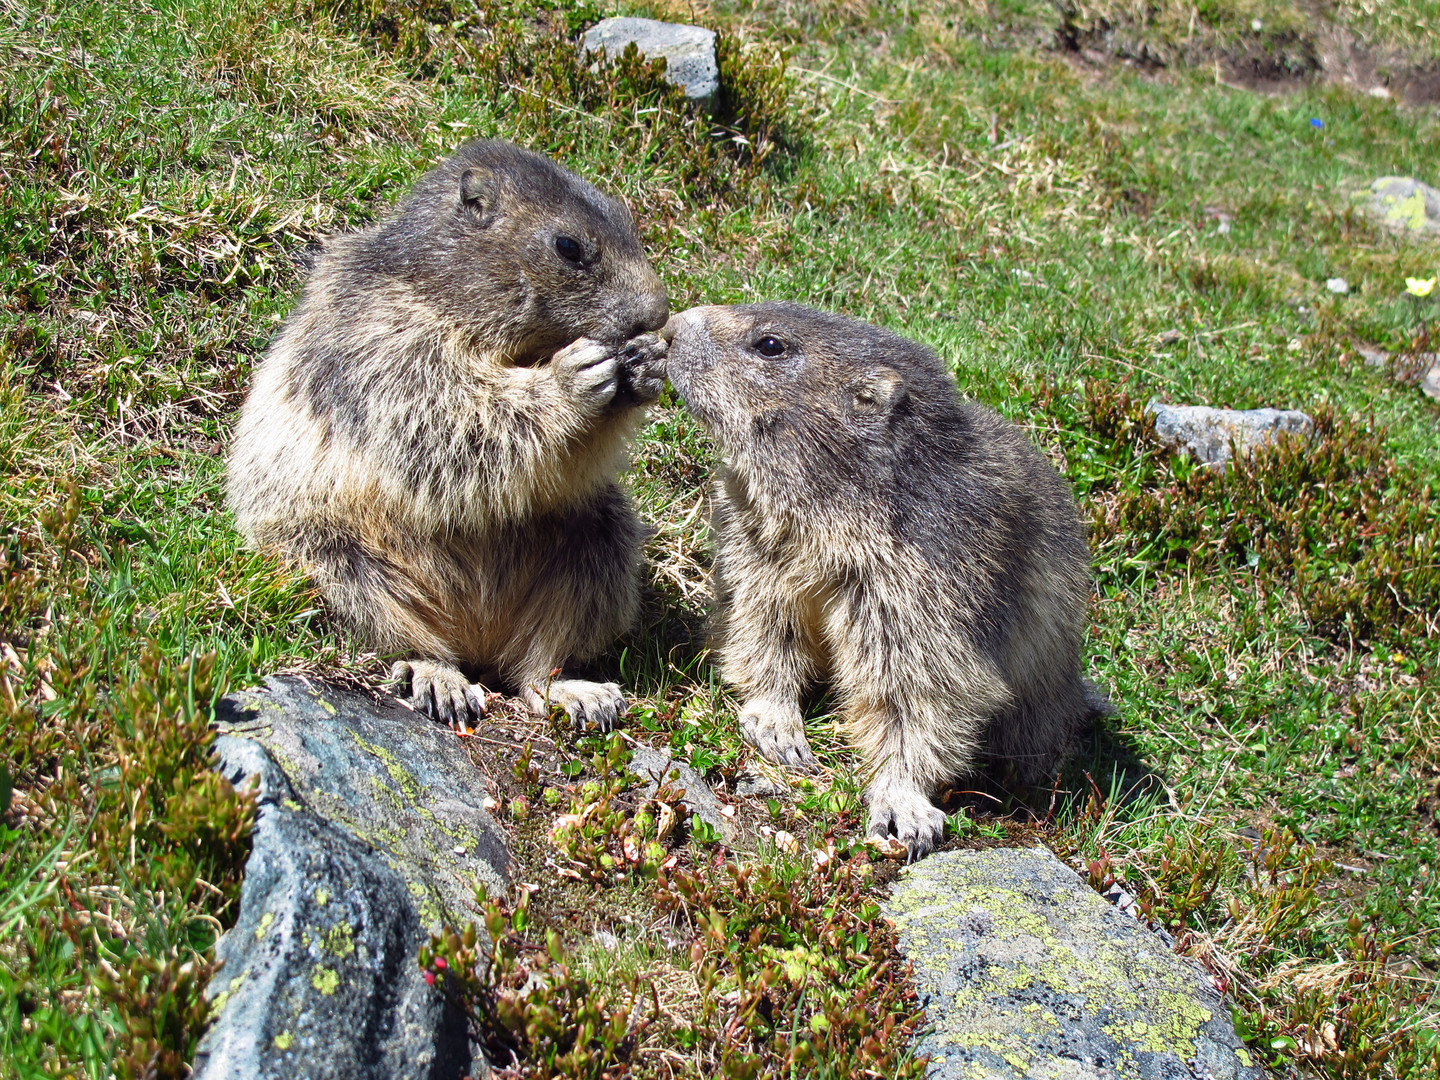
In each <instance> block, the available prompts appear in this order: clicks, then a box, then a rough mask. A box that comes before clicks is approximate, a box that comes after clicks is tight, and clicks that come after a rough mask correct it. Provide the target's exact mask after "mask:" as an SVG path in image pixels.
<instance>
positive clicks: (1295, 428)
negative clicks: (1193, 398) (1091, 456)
mask: <svg viewBox="0 0 1440 1080" xmlns="http://www.w3.org/2000/svg"><path fill="white" fill-rule="evenodd" d="M1145 410H1146V411H1147V412H1149V413H1151V414H1152V415H1153V416H1154V417H1155V434H1156V436H1157V437H1159V439H1160V441H1161V442H1162V443H1164V444H1165V445H1166V446H1169V447H1173V448H1176V449H1183V450H1186V451H1188V452H1189V453H1190V455H1191V456H1193V457H1194V458H1196V459H1197V460H1199V461H1202V462H1204V463H1205V464H1206V465H1220V466H1224V465H1225V463H1226V462H1228V461H1229V460H1230V455H1231V447H1232V444H1234V445H1235V446H1238V447H1239V449H1240V452H1241V454H1243V455H1246V456H1248V455H1249V454H1250V453H1251V452H1252V451H1253V450H1255V448H1256V447H1259V446H1267V445H1269V444H1270V443H1273V442H1275V441H1276V439H1277V438H1278V437H1279V436H1280V435H1281V434H1283V433H1288V434H1292V435H1306V436H1308V435H1309V434H1310V433H1311V432H1312V431H1314V430H1315V423H1314V421H1312V420H1311V419H1310V417H1308V416H1306V415H1305V414H1304V413H1303V412H1299V411H1297V410H1295V409H1212V408H1210V407H1209V406H1207V405H1165V404H1163V403H1161V402H1158V401H1152V402H1150V404H1149V405H1147V406H1145Z"/></svg>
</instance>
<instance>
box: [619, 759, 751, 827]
mask: <svg viewBox="0 0 1440 1080" xmlns="http://www.w3.org/2000/svg"><path fill="white" fill-rule="evenodd" d="M630 749H631V751H632V754H631V758H630V765H629V769H630V771H631V772H632V773H634V774H635V775H636V776H638V777H640V779H642V780H644V781H645V786H644V787H643V788H642V789H641V795H642V796H643V797H644V798H647V799H648V798H649V797H650V796H651V795H654V794H655V792H656V791H658V790H659V789H660V784H661V783H662V782H663V783H667V784H669V785H670V786H671V787H672V788H677V789H680V790H682V791H684V793H685V794H684V797H683V798H682V799H681V800H680V801H681V802H683V803H684V804H685V806H686V808H687V809H688V810H689V811H690V813H692V814H694V815H695V816H696V817H698V818H699V819H700V820H701V821H703V822H705V824H707V825H709V826H710V827H712V828H713V829H715V831H716V832H718V833H719V834H720V838H721V839H722V840H724V841H725V843H726V844H733V843H734V842H735V840H736V839H737V837H738V836H739V831H738V830H737V829H736V827H735V822H734V821H733V820H731V819H730V818H727V817H725V816H724V815H723V814H721V813H720V800H719V799H717V798H716V797H715V792H714V791H713V790H712V789H711V787H710V785H709V784H707V783H706V782H705V778H704V777H703V776H701V775H700V774H699V773H698V772H696V771H695V770H694V769H692V768H691V767H690V766H689V765H687V764H685V762H683V761H676V760H675V759H674V758H672V757H671V756H670V755H669V754H666V753H663V752H662V751H659V750H655V749H653V748H652V747H649V746H646V745H644V744H643V743H633V744H631V747H630Z"/></svg>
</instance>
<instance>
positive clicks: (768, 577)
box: [665, 303, 1099, 857]
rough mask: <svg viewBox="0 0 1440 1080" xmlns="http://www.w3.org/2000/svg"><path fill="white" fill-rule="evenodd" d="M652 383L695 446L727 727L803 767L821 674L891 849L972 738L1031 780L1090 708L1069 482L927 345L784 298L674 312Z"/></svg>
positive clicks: (953, 773)
mask: <svg viewBox="0 0 1440 1080" xmlns="http://www.w3.org/2000/svg"><path fill="white" fill-rule="evenodd" d="M665 336H666V337H667V338H669V339H670V349H669V356H668V367H669V375H670V380H671V382H672V383H674V385H675V389H676V390H677V391H678V392H679V394H680V397H681V398H682V399H683V400H684V401H685V404H686V405H688V406H689V407H690V409H691V410H692V411H693V412H694V413H695V415H696V416H697V417H699V419H700V421H701V422H702V423H703V424H704V425H705V426H706V428H707V429H708V430H709V431H710V433H711V435H712V436H713V437H714V439H715V441H716V444H717V446H718V447H719V450H720V453H721V455H722V457H723V458H724V463H725V470H724V472H723V474H722V476H721V478H720V482H719V486H718V491H717V495H716V511H715V527H716V535H717V555H716V582H717V595H718V608H719V612H718V613H719V616H720V618H719V628H718V629H719V634H720V658H721V666H722V671H723V674H724V676H725V678H726V679H727V680H728V681H730V682H731V683H733V684H734V685H735V686H737V687H738V688H739V689H740V691H741V692H742V693H743V694H744V704H743V706H742V707H741V710H740V724H741V727H742V729H743V731H744V734H745V738H746V739H747V741H749V742H750V743H752V744H753V745H754V746H756V747H757V748H758V749H759V750H760V752H761V753H762V754H764V755H765V756H766V757H767V758H770V759H771V760H774V761H785V762H790V763H797V764H798V763H800V762H806V761H811V760H813V758H812V757H811V753H810V747H809V745H808V744H807V743H806V741H805V730H804V725H803V722H802V717H801V711H800V696H801V694H802V692H803V691H804V689H805V688H806V687H807V686H808V685H809V684H811V683H812V682H814V681H815V680H817V679H819V678H822V677H825V676H827V675H828V677H829V679H830V681H831V683H832V685H833V686H834V688H835V690H836V691H837V693H838V696H839V697H840V700H841V704H842V715H843V717H844V719H845V722H846V725H847V728H848V730H849V732H850V733H851V735H852V737H853V739H854V741H855V743H856V744H857V745H858V746H859V748H860V750H861V751H862V753H863V754H864V757H865V763H866V768H867V769H868V771H869V775H870V776H871V780H870V783H869V787H868V788H867V790H866V802H867V804H868V807H869V811H870V831H871V833H872V834H876V835H879V836H886V835H890V834H891V833H892V832H893V834H894V835H895V836H896V837H898V838H899V839H900V840H901V841H903V842H904V843H905V844H906V846H907V847H908V848H909V850H910V853H911V855H912V857H918V856H919V855H922V854H924V853H925V852H926V851H928V850H929V849H930V848H931V847H932V846H934V844H935V843H936V842H937V841H939V840H940V838H941V836H942V835H943V833H944V827H945V817H944V815H943V814H942V813H941V812H940V811H939V810H938V809H936V807H935V806H934V805H932V803H931V801H930V799H931V796H932V795H934V794H935V793H936V792H937V791H939V790H940V789H941V788H942V785H944V784H945V783H946V782H948V781H951V780H955V779H957V778H958V777H960V776H961V775H963V774H964V773H966V772H967V771H969V770H970V769H971V767H972V765H973V764H974V761H975V758H976V753H977V751H980V750H982V748H983V751H984V752H985V753H986V754H987V755H991V756H996V757H1002V758H1005V759H1009V760H1012V761H1014V762H1015V763H1016V764H1017V765H1018V766H1019V768H1020V770H1021V773H1022V775H1024V776H1025V777H1026V778H1027V779H1030V780H1034V779H1038V778H1040V777H1042V776H1044V775H1046V773H1047V771H1048V770H1049V769H1051V767H1052V766H1053V765H1054V764H1055V763H1056V761H1057V760H1058V759H1059V757H1060V756H1061V755H1062V754H1063V753H1064V752H1065V750H1066V749H1067V747H1068V745H1069V743H1070V740H1071V737H1072V734H1073V733H1074V731H1075V729H1076V727H1077V726H1078V724H1079V723H1080V722H1081V721H1082V720H1084V719H1085V718H1086V717H1087V716H1089V715H1090V714H1091V713H1092V712H1093V710H1094V709H1095V707H1096V706H1097V705H1098V704H1099V702H1098V700H1097V698H1096V697H1095V696H1094V691H1093V690H1091V689H1090V687H1089V686H1088V685H1087V684H1086V683H1085V682H1084V680H1082V679H1081V677H1080V641H1081V634H1082V630H1083V624H1084V618H1085V610H1086V605H1087V602H1088V598H1089V591H1090V583H1089V550H1088V547H1087V545H1086V542H1085V537H1084V534H1083V533H1082V531H1081V527H1080V522H1079V519H1078V517H1077V515H1076V510H1075V504H1074V500H1073V497H1072V495H1071V492H1070V489H1069V486H1068V485H1067V484H1066V483H1065V481H1064V480H1062V479H1061V478H1060V477H1059V476H1058V475H1056V473H1055V470H1054V469H1053V468H1051V466H1050V464H1049V462H1048V461H1046V460H1045V458H1044V457H1043V456H1041V455H1040V454H1039V453H1038V452H1037V451H1036V450H1035V449H1034V448H1033V447H1032V446H1031V445H1030V443H1029V442H1028V441H1027V440H1026V438H1025V436H1024V435H1023V434H1022V433H1021V432H1020V430H1019V429H1018V428H1016V427H1015V425H1013V424H1011V423H1010V422H1009V421H1007V420H1004V419H1002V418H1001V417H999V416H997V415H995V414H994V413H992V412H990V411H988V410H986V409H982V408H980V407H979V406H976V405H973V404H970V403H968V402H966V401H963V400H962V399H961V398H960V397H959V395H958V394H957V392H956V388H955V383H954V380H953V379H952V378H951V377H950V375H949V374H948V373H947V372H946V371H945V369H944V367H943V366H942V365H941V363H940V360H939V358H938V357H936V356H935V354H934V353H932V352H931V351H930V350H929V349H926V348H923V347H922V346H920V345H916V344H915V343H913V342H910V341H906V340H905V339H903V338H900V337H897V336H896V335H894V334H891V333H889V332H887V331H885V330H880V329H877V328H876V327H873V326H867V325H865V324H863V323H858V322H855V321H853V320H851V319H845V318H842V317H840V316H838V315H830V314H826V313H824V312H820V311H814V310H812V309H810V308H805V307H801V306H799V305H797V304H778V303H771V304H752V305H747V306H744V307H701V308H692V309H691V310H689V311H686V312H684V313H683V314H680V315H677V316H675V317H674V318H673V319H671V320H670V323H669V325H668V327H667V328H666V331H665Z"/></svg>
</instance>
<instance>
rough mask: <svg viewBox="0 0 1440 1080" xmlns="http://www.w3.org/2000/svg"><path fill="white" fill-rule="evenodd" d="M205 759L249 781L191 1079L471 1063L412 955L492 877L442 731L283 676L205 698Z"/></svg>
mask: <svg viewBox="0 0 1440 1080" xmlns="http://www.w3.org/2000/svg"><path fill="white" fill-rule="evenodd" d="M216 713H217V722H218V727H219V730H220V732H221V735H220V737H219V738H218V739H217V740H216V752H217V754H218V757H219V766H218V767H219V769H220V771H221V772H222V773H223V774H224V775H225V776H226V777H227V778H228V779H230V781H231V782H232V783H234V784H236V785H237V786H244V785H246V784H249V783H255V784H256V785H257V788H258V795H257V799H258V813H257V823H256V828H255V833H254V836H253V846H252V850H251V854H250V858H249V861H248V862H247V863H246V866H245V881H244V885H243V887H242V890H241V898H240V914H239V917H238V919H237V920H236V923H235V926H234V927H233V928H232V929H231V930H230V932H229V933H227V934H226V935H225V936H224V938H222V939H221V941H220V944H219V946H218V948H217V954H218V956H219V959H220V961H221V964H222V966H221V968H220V971H219V973H218V974H217V976H216V977H215V979H214V980H213V981H212V983H211V985H210V987H209V988H208V993H209V996H210V997H211V999H212V1014H213V1015H215V1016H216V1020H215V1023H214V1024H213V1026H212V1027H211V1028H210V1030H209V1031H208V1032H207V1033H206V1035H205V1037H204V1039H203V1041H202V1042H201V1045H200V1048H199V1050H198V1052H197V1054H196V1059H195V1075H196V1076H197V1078H199V1080H231V1078H234V1080H240V1078H246V1080H249V1078H264V1080H272V1078H273V1080H282V1078H283V1080H289V1078H293V1077H306V1078H307V1080H329V1078H332V1077H333V1078H335V1080H341V1078H346V1080H351V1078H367V1080H368V1078H373V1080H382V1078H383V1080H393V1078H401V1077H403V1078H411V1077H414V1078H425V1080H452V1078H453V1080H458V1078H459V1077H461V1076H463V1075H466V1074H467V1073H469V1074H471V1075H482V1074H484V1073H485V1072H486V1071H487V1070H486V1067H485V1064H484V1062H483V1060H476V1059H475V1058H474V1056H473V1054H472V1049H471V1047H470V1044H469V1042H468V1039H467V1034H466V1024H465V1018H464V1017H463V1016H462V1015H461V1014H460V1013H459V1012H458V1011H457V1010H456V1009H455V1008H454V1007H453V1006H451V1005H450V1004H448V1003H447V1002H446V1001H445V999H444V998H443V996H442V995H441V994H440V993H439V992H438V991H436V990H435V989H433V988H432V987H430V986H427V985H426V983H425V981H424V979H423V977H422V974H421V971H420V968H419V965H418V964H417V962H416V954H417V952H418V950H419V948H420V946H421V945H422V944H424V943H426V942H428V940H429V936H430V934H431V932H433V931H435V930H438V929H439V928H440V926H441V924H442V923H443V922H445V921H450V922H455V923H460V924H462V925H463V923H465V922H467V921H469V920H470V919H472V918H474V917H475V909H474V903H473V896H474V890H475V886H476V885H478V884H481V883H484V884H485V885H486V886H487V887H489V888H491V889H495V890H498V889H501V888H503V887H504V886H505V884H506V881H507V878H508V875H509V869H510V856H509V854H508V852H507V850H506V847H505V837H504V833H503V832H502V831H501V829H500V827H499V826H498V825H497V824H496V823H495V821H494V820H493V819H492V818H491V817H490V815H489V814H488V813H487V812H486V811H485V809H484V807H483V805H482V801H483V800H484V799H485V798H486V797H487V796H492V795H493V787H492V785H490V784H489V782H488V781H487V780H486V779H485V778H484V777H483V776H482V775H481V774H480V773H479V772H478V770H477V769H476V768H475V766H474V765H473V764H472V763H471V762H470V759H469V756H468V755H467V754H466V752H465V750H464V748H463V747H462V746H461V745H460V743H459V741H458V739H457V738H456V737H455V735H454V734H452V733H451V732H450V731H449V730H447V729H445V728H441V727H439V726H438V725H434V724H431V723H430V722H429V721H427V720H426V719H425V718H423V717H421V716H419V715H417V714H416V713H413V712H411V711H409V710H407V709H404V708H402V707H400V706H398V705H389V706H378V705H376V704H374V703H373V702H372V701H371V700H370V699H369V698H368V697H366V696H364V695H361V694H357V693H351V692H346V691H336V690H331V689H328V688H326V689H324V690H323V691H322V690H317V689H314V688H312V687H311V686H310V685H309V684H308V683H306V682H304V681H302V680H299V679H289V678H275V679H270V680H268V682H267V684H266V688H265V689H264V690H261V691H245V692H242V693H238V694H232V695H230V696H229V697H226V698H225V699H223V700H222V701H221V702H220V705H219V707H218V708H217V710H216Z"/></svg>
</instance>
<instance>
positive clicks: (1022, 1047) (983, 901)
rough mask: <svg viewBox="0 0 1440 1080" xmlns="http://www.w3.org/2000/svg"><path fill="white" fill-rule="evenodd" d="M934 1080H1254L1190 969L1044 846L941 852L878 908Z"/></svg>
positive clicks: (1202, 981)
mask: <svg viewBox="0 0 1440 1080" xmlns="http://www.w3.org/2000/svg"><path fill="white" fill-rule="evenodd" d="M886 913H887V914H888V915H889V917H890V918H891V919H892V920H894V922H895V925H896V927H897V929H898V930H899V933H900V949H901V952H903V953H904V955H905V956H906V957H907V958H908V959H909V960H910V961H911V962H912V963H913V964H914V969H915V978H916V983H917V985H918V988H919V990H920V994H921V997H922V998H923V999H924V1001H925V1010H926V1020H927V1034H925V1035H923V1036H922V1038H921V1040H920V1042H919V1045H918V1046H917V1048H916V1049H917V1052H918V1053H919V1054H921V1055H924V1056H928V1057H929V1058H930V1071H929V1077H930V1078H931V1080H962V1078H963V1080H1019V1078H1022V1077H1024V1078H1027V1080H1080V1078H1082V1077H1083V1078H1114V1080H1182V1078H1183V1080H1259V1077H1260V1076H1261V1075H1262V1074H1261V1072H1260V1070H1259V1069H1257V1068H1256V1067H1255V1065H1254V1063H1253V1061H1252V1060H1251V1058H1250V1056H1249V1054H1248V1053H1247V1052H1246V1050H1245V1048H1244V1046H1243V1045H1242V1043H1241V1041H1240V1039H1239V1037H1238V1036H1236V1034H1235V1030H1234V1027H1233V1026H1232V1024H1231V1022H1230V1013H1229V1010H1228V1009H1227V1008H1226V1006H1225V1003H1224V1001H1223V1000H1222V999H1221V997H1220V995H1219V994H1218V993H1217V992H1216V991H1215V988H1214V986H1213V984H1212V983H1211V981H1210V979H1209V977H1208V976H1207V975H1206V974H1205V972H1204V971H1203V970H1202V969H1201V968H1200V966H1199V965H1198V964H1195V963H1194V962H1193V961H1190V960H1187V959H1185V958H1184V957H1180V956H1177V955H1176V954H1175V953H1174V952H1172V951H1171V950H1170V948H1169V947H1168V946H1167V945H1166V944H1165V943H1164V942H1163V941H1161V940H1160V939H1159V938H1158V937H1157V936H1156V935H1155V934H1152V933H1151V932H1150V931H1148V930H1146V929H1145V928H1144V927H1143V926H1141V925H1140V924H1139V923H1138V922H1136V921H1135V920H1134V919H1131V918H1129V917H1128V916H1126V915H1124V914H1122V913H1121V912H1120V911H1118V910H1117V909H1116V908H1115V907H1113V906H1112V905H1110V904H1108V903H1106V901H1105V900H1103V899H1102V898H1101V897H1100V896H1099V895H1098V894H1097V893H1096V892H1095V891H1094V890H1093V889H1091V888H1090V887H1089V886H1087V885H1086V884H1085V883H1084V882H1083V881H1081V880H1080V877H1079V875H1077V874H1076V873H1075V871H1074V870H1072V869H1070V867H1068V866H1066V865H1065V864H1064V863H1063V862H1061V861H1060V860H1059V859H1058V858H1056V857H1055V856H1054V854H1052V853H1051V852H1050V851H1049V850H1047V849H1045V848H1034V849H1015V848H992V849H990V850H988V851H945V852H940V853H938V854H935V855H931V856H930V857H929V858H927V859H924V860H922V861H921V862H919V863H916V864H915V865H914V866H910V867H907V868H906V869H905V870H904V871H903V872H902V874H901V876H900V879H899V880H898V881H897V882H896V884H895V886H894V889H893V891H892V893H891V896H890V900H889V902H888V904H887V907H886Z"/></svg>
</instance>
